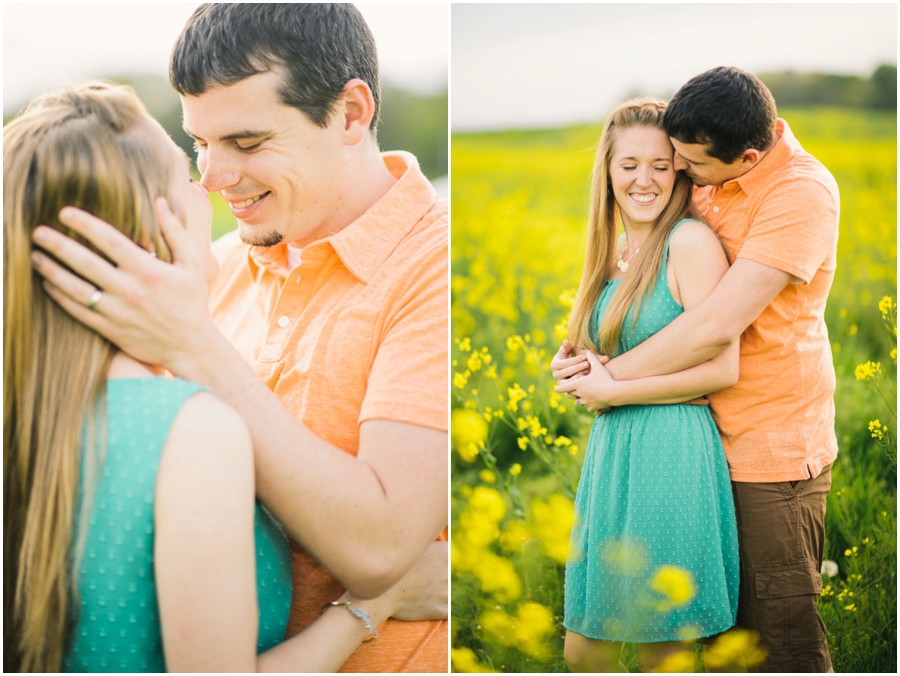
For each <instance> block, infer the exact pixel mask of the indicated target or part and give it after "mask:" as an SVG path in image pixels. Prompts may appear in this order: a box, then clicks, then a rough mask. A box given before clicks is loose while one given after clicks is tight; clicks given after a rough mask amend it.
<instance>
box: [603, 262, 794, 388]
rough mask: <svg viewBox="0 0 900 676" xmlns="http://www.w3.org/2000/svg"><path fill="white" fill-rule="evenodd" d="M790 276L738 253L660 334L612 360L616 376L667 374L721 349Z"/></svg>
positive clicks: (730, 341)
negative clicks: (697, 300)
mask: <svg viewBox="0 0 900 676" xmlns="http://www.w3.org/2000/svg"><path fill="white" fill-rule="evenodd" d="M793 281H795V280H794V278H793V277H792V276H791V275H789V274H788V273H786V272H783V271H781V270H778V269H776V268H773V267H770V266H768V265H763V264H762V263H756V262H754V261H751V260H746V259H743V258H738V259H737V260H736V261H735V262H734V265H732V266H731V267H730V268H729V269H728V272H726V273H725V275H724V277H722V280H721V281H720V282H719V284H718V285H717V286H716V288H715V289H714V290H713V292H712V293H711V294H710V295H709V296H708V297H707V298H706V299H705V300H704V301H702V302H701V303H700V304H699V305H696V306H695V307H693V308H691V309H690V310H687V311H685V312H684V313H683V314H681V315H679V316H678V317H677V318H676V319H675V320H674V321H673V322H672V323H671V324H669V325H668V326H667V327H665V328H664V329H663V330H662V331H660V332H659V333H657V334H655V335H653V336H651V337H650V338H648V339H647V340H646V341H644V342H643V343H641V344H640V345H638V346H637V347H635V348H634V349H632V350H629V351H628V352H625V353H623V354H621V355H619V356H618V357H616V358H615V359H613V360H611V361H610V362H609V363H608V364H607V365H606V369H607V371H609V373H610V375H612V377H613V378H615V379H616V380H632V379H634V378H645V377H647V376H656V375H666V374H668V373H675V372H677V371H682V370H684V369H687V368H690V367H691V366H696V365H697V364H701V363H703V362H705V361H709V360H710V359H712V358H713V357H715V356H717V355H718V354H720V353H721V352H723V351H724V350H725V349H726V348H727V347H728V346H729V345H731V344H733V343H734V342H735V341H736V340H738V338H740V335H741V334H742V333H743V332H744V331H745V330H746V328H747V327H748V326H750V324H752V323H753V320H755V319H756V318H757V317H758V316H759V315H760V314H761V313H762V311H763V310H765V309H766V307H767V306H768V305H769V303H771V302H772V300H773V299H774V298H775V297H776V296H777V295H778V294H779V293H781V292H782V291H783V290H784V288H785V287H786V286H787V285H788V284H790V283H792V282H793Z"/></svg>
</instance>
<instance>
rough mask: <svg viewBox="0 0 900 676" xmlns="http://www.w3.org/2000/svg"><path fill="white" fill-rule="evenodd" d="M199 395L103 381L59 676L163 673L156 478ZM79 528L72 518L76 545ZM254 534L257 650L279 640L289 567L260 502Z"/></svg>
mask: <svg viewBox="0 0 900 676" xmlns="http://www.w3.org/2000/svg"><path fill="white" fill-rule="evenodd" d="M200 389H201V388H200V387H199V386H197V385H195V384H193V383H189V382H186V381H183V380H177V379H176V380H171V379H167V378H141V379H114V380H109V381H108V386H107V395H106V434H107V439H106V443H107V446H106V449H107V450H106V457H105V459H104V461H103V463H102V465H101V467H100V469H99V472H98V480H97V482H96V488H95V491H94V495H93V500H92V504H91V505H90V520H89V523H88V524H87V533H86V540H85V544H84V551H83V555H82V557H81V564H80V568H79V569H77V570H76V573H75V586H76V591H77V596H78V602H77V603H76V604H74V605H75V607H74V608H73V625H72V629H71V631H70V633H69V637H68V641H67V643H66V651H65V656H64V658H63V671H83V672H110V671H112V672H164V671H166V663H165V657H164V655H163V644H162V634H161V631H160V618H159V608H158V605H157V599H156V583H155V576H154V568H153V504H154V492H155V490H156V473H157V469H158V467H159V461H160V457H161V454H162V449H163V446H164V445H165V442H166V438H167V437H168V434H169V428H170V427H171V425H172V421H173V420H174V418H175V415H176V414H177V413H178V411H179V410H180V409H181V407H182V405H183V404H184V403H185V402H186V401H187V399H188V398H189V397H190V396H191V395H192V394H194V393H195V392H197V391H198V390H200ZM81 499H83V495H81V487H79V501H80V500H81ZM81 526H82V524H81V523H80V522H79V519H76V523H75V532H76V539H77V537H78V536H77V533H78V532H79V531H80V528H81ZM255 531H256V532H255V535H256V578H257V579H256V588H257V592H258V598H259V609H260V613H259V639H258V643H257V650H258V651H259V652H262V651H264V650H267V649H268V648H271V647H273V646H274V645H276V644H278V643H280V642H281V641H282V640H284V632H285V629H286V627H287V620H288V613H289V612H290V605H291V563H290V551H289V548H288V542H287V539H286V538H285V535H284V533H283V532H282V531H281V528H280V527H279V525H278V524H277V523H276V521H275V520H274V519H273V518H272V517H271V516H270V515H269V513H268V512H267V511H266V510H265V509H264V508H263V507H262V506H261V505H259V503H257V505H256V514H255Z"/></svg>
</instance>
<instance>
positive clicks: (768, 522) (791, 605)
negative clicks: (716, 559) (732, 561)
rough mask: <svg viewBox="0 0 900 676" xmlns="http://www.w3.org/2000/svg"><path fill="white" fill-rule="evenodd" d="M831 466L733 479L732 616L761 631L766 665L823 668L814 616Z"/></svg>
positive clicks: (821, 631)
mask: <svg viewBox="0 0 900 676" xmlns="http://www.w3.org/2000/svg"><path fill="white" fill-rule="evenodd" d="M830 488H831V466H830V465H829V466H828V467H826V468H825V469H824V470H822V472H821V474H819V476H817V477H815V478H814V479H806V480H803V481H783V482H777V483H746V482H732V489H733V491H734V507H735V511H736V513H737V527H738V543H739V546H740V554H741V588H740V596H739V600H738V616H737V624H738V626H740V627H745V628H747V629H751V630H753V631H755V632H757V633H758V634H759V639H760V646H761V647H762V648H763V649H764V650H765V651H766V653H767V655H768V656H767V658H766V661H765V662H764V664H762V665H761V667H760V668H759V670H760V671H765V672H825V671H830V670H831V655H830V653H829V652H828V642H827V640H826V637H825V624H824V623H823V622H822V618H821V617H819V612H818V600H819V594H820V592H821V591H822V576H821V574H820V573H819V571H820V570H821V567H822V551H823V548H824V545H825V498H826V497H827V495H828V490H829V489H830Z"/></svg>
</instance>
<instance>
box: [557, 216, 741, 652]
mask: <svg viewBox="0 0 900 676" xmlns="http://www.w3.org/2000/svg"><path fill="white" fill-rule="evenodd" d="M679 225H680V224H679ZM677 227H678V226H677V225H676V228H677ZM673 232H674V230H673ZM670 237H671V235H670ZM668 253H669V251H668V243H667V244H666V251H665V254H664V256H663V263H662V265H661V267H660V273H659V277H658V283H657V284H656V286H655V287H654V288H653V290H652V291H651V293H650V295H649V296H648V297H647V298H645V299H644V301H643V303H642V305H641V309H640V313H639V315H638V320H637V322H636V323H635V324H634V325H633V326H632V313H631V312H629V313H628V315H627V316H626V318H625V322H624V325H623V327H622V338H621V345H620V347H621V349H622V350H623V351H627V350H629V349H631V348H633V347H635V346H636V345H638V344H639V343H641V342H643V341H644V340H646V339H647V338H649V337H650V336H651V335H653V334H654V333H656V332H657V331H659V330H660V329H662V328H663V327H665V326H666V325H667V324H669V323H670V322H671V321H672V320H673V319H675V317H676V316H678V315H679V314H680V313H681V312H682V311H683V310H682V308H681V307H680V306H679V305H678V304H677V303H676V302H675V300H674V298H672V295H671V293H670V292H669V288H668V284H667V283H666V259H667V258H668ZM617 283H618V280H614V281H611V282H607V285H606V287H605V288H604V289H603V291H602V292H601V294H600V298H599V299H598V301H597V309H596V311H595V315H594V327H595V328H596V326H598V325H599V319H600V317H601V316H602V315H603V312H604V311H605V310H606V308H607V307H608V305H609V302H610V300H611V298H612V295H613V293H614V291H615V289H616V287H617ZM575 509H576V518H577V521H576V525H575V528H574V529H573V531H572V540H571V553H570V561H569V563H568V565H567V566H566V586H565V622H564V624H565V627H566V629H568V630H569V631H573V632H576V633H578V634H581V635H582V636H586V637H588V638H594V639H604V640H609V641H627V642H634V643H650V642H658V641H676V640H685V639H691V638H699V637H702V636H711V635H714V634H717V633H720V632H722V631H724V630H725V629H728V628H729V627H731V626H733V625H734V622H735V617H736V612H737V599H738V580H739V577H738V576H739V569H738V565H739V564H738V544H737V530H736V526H735V516H734V503H733V498H732V493H731V483H730V479H729V475H728V465H727V463H726V460H725V452H724V449H723V448H722V443H721V440H720V438H719V434H718V431H717V430H716V427H715V424H714V423H713V420H712V416H711V415H710V412H709V407H708V406H699V405H694V404H673V405H646V406H623V407H619V408H615V409H613V410H611V411H610V412H608V413H606V414H604V415H601V416H598V417H597V418H596V420H595V421H594V425H593V428H592V430H591V435H590V439H589V441H588V446H587V450H586V453H585V460H584V465H583V467H582V471H581V479H580V481H579V484H578V492H577V495H576V498H575Z"/></svg>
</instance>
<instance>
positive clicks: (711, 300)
mask: <svg viewBox="0 0 900 676" xmlns="http://www.w3.org/2000/svg"><path fill="white" fill-rule="evenodd" d="M838 213H839V204H838V195H837V186H836V185H835V186H832V187H831V188H829V187H828V186H827V185H826V184H825V183H822V182H819V181H816V180H809V179H808V178H804V177H803V176H800V175H798V176H795V177H793V178H790V179H785V180H780V181H779V182H778V184H777V186H774V187H772V189H770V190H769V191H768V192H767V193H766V196H765V198H764V199H763V200H762V201H761V202H760V203H759V205H758V207H757V208H756V210H755V213H754V217H753V222H752V223H751V224H750V227H749V231H748V234H747V239H746V240H745V241H744V243H743V244H742V245H741V249H740V251H739V252H738V254H737V256H736V260H735V261H734V264H733V265H732V266H731V268H730V269H729V270H728V272H727V273H725V276H724V277H722V280H721V282H719V284H718V286H717V287H716V289H715V290H714V291H713V293H712V294H710V296H709V297H708V298H706V300H704V301H703V302H702V303H700V304H699V305H698V306H696V307H695V308H692V309H690V310H687V311H686V312H684V314H682V315H680V316H679V317H678V318H677V319H676V320H675V321H674V322H672V323H671V324H670V325H669V326H667V327H666V328H665V329H663V330H662V331H660V332H659V333H658V334H656V335H655V336H653V337H652V338H650V339H649V340H647V341H645V342H644V343H642V344H641V345H639V346H638V347H636V348H635V349H634V350H631V351H630V352H626V353H625V354H623V355H621V356H620V357H617V358H616V359H613V360H612V361H611V362H610V363H609V364H608V365H607V370H608V371H609V372H610V374H611V375H612V376H613V377H614V378H615V379H616V380H619V379H633V378H641V377H644V376H651V375H663V374H666V373H673V372H675V371H681V370H683V369H685V368H688V367H690V366H694V365H696V364H699V363H701V362H704V361H707V360H709V359H711V358H712V357H714V356H715V355H717V354H719V353H720V352H721V351H722V350H724V349H725V347H726V346H728V345H730V344H731V343H732V342H733V341H735V340H737V339H738V337H739V336H740V335H741V334H742V333H743V332H744V331H745V330H746V329H747V327H748V326H750V324H752V323H753V321H754V320H755V319H756V318H757V317H759V315H760V314H762V312H763V310H765V309H766V307H767V306H768V305H769V304H770V303H771V302H772V301H773V300H774V299H775V298H776V296H778V294H780V293H781V292H782V291H784V289H785V287H787V285H788V284H791V283H794V284H798V283H809V282H810V281H811V280H812V279H813V277H814V276H815V274H816V272H817V270H818V269H819V267H820V266H821V265H822V262H823V261H824V260H826V259H827V258H828V256H829V255H830V254H832V253H833V251H834V248H835V246H836V242H837V224H838Z"/></svg>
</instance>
